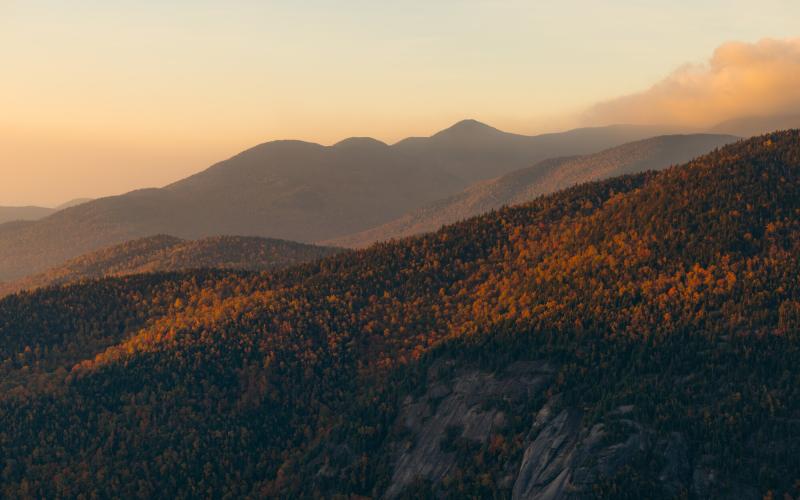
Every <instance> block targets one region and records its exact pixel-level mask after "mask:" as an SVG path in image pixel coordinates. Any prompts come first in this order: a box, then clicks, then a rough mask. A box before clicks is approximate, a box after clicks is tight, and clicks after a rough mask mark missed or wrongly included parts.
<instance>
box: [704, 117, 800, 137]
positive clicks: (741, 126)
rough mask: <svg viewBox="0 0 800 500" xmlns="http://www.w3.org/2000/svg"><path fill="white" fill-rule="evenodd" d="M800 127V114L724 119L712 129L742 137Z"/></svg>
mask: <svg viewBox="0 0 800 500" xmlns="http://www.w3.org/2000/svg"><path fill="white" fill-rule="evenodd" d="M795 128H800V114H786V115H778V116H747V117H742V118H735V119H733V120H727V121H724V122H722V123H720V124H718V125H716V126H714V127H713V128H712V129H711V132H714V133H718V134H733V135H738V136H742V137H751V136H754V135H761V134H765V133H767V132H774V131H776V130H788V129H795Z"/></svg>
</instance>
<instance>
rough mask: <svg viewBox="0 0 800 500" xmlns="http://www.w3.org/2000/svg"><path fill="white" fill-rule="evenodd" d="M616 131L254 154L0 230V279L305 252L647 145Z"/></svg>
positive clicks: (467, 132)
mask: <svg viewBox="0 0 800 500" xmlns="http://www.w3.org/2000/svg"><path fill="white" fill-rule="evenodd" d="M653 130H654V129H653V128H651V127H628V126H615V127H605V128H595V129H581V130H576V131H570V132H564V133H563V134H547V135H543V136H535V137H525V136H519V135H514V134H506V133H504V132H500V131H498V130H495V129H492V128H491V127H488V126H485V125H480V124H477V122H462V123H459V124H457V125H455V126H454V127H452V128H450V129H448V130H447V131H444V132H441V133H439V134H436V135H434V136H432V137H430V138H423V139H410V140H406V141H402V142H401V143H399V144H396V145H393V146H389V145H386V144H384V143H382V142H380V141H376V140H374V139H369V138H353V139H348V140H345V141H342V142H340V143H338V144H335V145H333V146H320V145H318V144H312V143H307V142H301V141H275V142H269V143H266V144H261V145H259V146H256V147H254V148H251V149H249V150H247V151H244V152H242V153H240V154H238V155H236V156H234V157H233V158H230V159H228V160H225V161H223V162H220V163H218V164H216V165H214V166H212V167H210V168H208V169H207V170H205V171H203V172H200V173H198V174H196V175H193V176H191V177H189V178H186V179H184V180H181V181H179V182H176V183H174V184H171V185H169V186H166V187H164V188H161V189H143V190H138V191H133V192H131V193H127V194H125V195H121V196H113V197H109V198H102V199H98V200H94V201H90V202H87V203H84V204H81V205H78V206H75V207H71V208H68V209H66V210H61V211H59V212H57V213H55V214H53V215H52V216H50V217H47V218H45V219H43V220H40V221H36V222H33V223H26V224H13V225H10V226H9V225H0V281H8V280H13V279H17V278H20V277H23V276H27V275H30V274H34V273H39V272H42V271H44V270H46V269H48V268H50V267H53V266H55V265H58V264H59V263H61V262H64V261H65V260H68V259H71V258H74V257H76V256H79V255H82V254H84V253H87V252H91V251H93V250H97V249H99V248H103V247H106V246H110V245H114V244H117V243H121V242H123V241H127V240H130V239H135V238H140V237H146V236H150V235H153V234H170V235H174V236H177V237H180V238H187V239H197V238H204V237H207V236H215V235H223V234H240V235H246V236H262V237H272V238H281V239H287V240H293V241H304V242H313V241H321V240H326V239H331V238H336V237H340V236H344V235H347V234H353V233H356V232H359V231H362V230H365V229H368V228H370V227H375V226H377V225H380V224H383V223H385V222H388V221H390V220H392V219H395V218H397V217H399V216H401V215H402V214H404V213H406V212H408V211H410V210H413V209H415V208H418V207H421V206H424V205H426V204H428V203H431V202H433V201H435V200H437V199H440V198H442V197H444V196H448V195H451V194H455V193H457V192H459V191H460V190H462V189H464V188H465V187H466V186H467V185H469V184H470V183H471V182H472V181H474V180H475V179H479V178H491V177H495V176H497V175H499V174H502V173H505V172H507V171H511V170H514V169H517V168H520V167H521V166H527V165H530V164H532V163H534V162H535V161H537V160H540V159H543V158H547V157H552V156H555V155H562V154H565V152H567V151H570V152H575V153H585V152H589V151H593V150H599V149H603V148H606V147H610V146H613V145H616V144H621V143H624V142H629V141H630V140H633V139H635V138H641V137H644V136H647V135H652V132H653Z"/></svg>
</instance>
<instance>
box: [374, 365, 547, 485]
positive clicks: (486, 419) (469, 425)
mask: <svg viewBox="0 0 800 500" xmlns="http://www.w3.org/2000/svg"><path fill="white" fill-rule="evenodd" d="M443 364H444V365H446V362H445V363H443ZM443 364H437V365H436V366H434V367H433V368H431V373H430V376H429V380H431V381H432V383H431V384H430V385H429V387H428V390H427V391H426V393H425V394H424V395H423V396H421V397H419V398H417V399H415V398H412V397H410V396H409V397H408V398H406V400H405V402H404V404H403V408H402V410H401V412H400V416H399V417H398V424H399V425H400V426H401V427H403V428H405V429H406V430H407V431H408V434H409V436H410V438H409V439H408V440H406V441H405V442H404V443H403V444H402V445H401V448H400V450H399V452H398V456H397V460H396V462H395V468H394V474H393V476H392V480H391V484H390V486H389V488H388V489H387V491H386V494H385V496H386V498H394V497H396V496H398V495H399V494H400V493H401V492H402V491H403V490H404V488H406V487H408V486H409V485H411V484H412V483H414V482H415V481H418V480H429V481H431V482H432V483H434V484H438V483H441V481H442V480H443V479H444V478H445V477H446V476H447V475H448V473H449V472H451V471H452V469H453V468H454V467H455V464H456V458H457V457H456V453H455V452H453V451H448V450H447V449H446V441H447V440H449V439H458V438H463V439H467V440H470V441H473V442H476V443H485V442H487V440H488V439H489V437H490V436H491V435H492V434H493V433H495V432H498V431H500V430H502V429H503V428H504V426H505V425H506V414H505V413H504V412H503V411H501V410H499V409H498V408H496V407H494V406H493V405H492V404H491V403H492V401H498V400H501V401H506V402H512V403H513V402H520V401H524V400H526V399H532V398H533V397H534V396H535V395H537V394H539V393H541V391H542V390H543V389H544V388H545V387H546V386H547V384H548V383H549V381H550V379H551V378H552V372H553V369H552V367H551V366H550V365H548V364H546V363H543V362H528V363H515V364H513V365H511V366H510V367H509V368H508V369H507V370H505V372H504V373H502V374H499V375H495V374H491V373H486V372H481V371H477V370H469V371H460V372H458V373H456V374H455V376H453V377H452V378H451V379H449V380H444V379H442V378H440V377H438V376H437V375H436V373H437V371H438V370H440V369H442V368H447V367H446V366H443Z"/></svg>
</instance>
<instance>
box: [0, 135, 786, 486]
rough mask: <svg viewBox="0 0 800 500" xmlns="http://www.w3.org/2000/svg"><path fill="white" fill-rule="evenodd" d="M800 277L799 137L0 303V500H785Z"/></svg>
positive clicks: (764, 140) (758, 141)
mask: <svg viewBox="0 0 800 500" xmlns="http://www.w3.org/2000/svg"><path fill="white" fill-rule="evenodd" d="M799 273H800V132H798V131H791V132H782V133H775V134H771V135H768V136H763V137H759V138H754V139H751V140H748V141H740V142H738V143H735V144H733V145H730V146H727V147H724V148H722V149H720V150H717V151H714V152H712V153H710V154H708V155H706V156H704V157H701V158H699V159H696V160H694V161H692V162H690V163H688V164H686V165H682V166H678V167H673V168H670V169H668V170H665V171H663V172H658V173H646V174H640V175H632V176H624V177H618V178H614V179H611V180H607V181H602V182H596V183H590V184H583V185H579V186H575V187H573V188H571V189H567V190H565V191H561V192H558V193H556V194H554V195H549V196H546V197H542V198H538V199H536V200H535V201H533V202H531V203H528V204H526V205H522V206H515V207H510V208H503V209H500V210H497V211H494V212H491V213H488V214H485V215H483V216H480V217H476V218H473V219H470V220H467V221H464V222H461V223H457V224H454V225H450V226H447V227H445V228H443V229H442V230H440V231H438V232H436V233H432V234H428V235H424V236H421V237H416V238H411V239H406V240H402V241H396V242H388V243H381V244H377V245H375V246H373V247H371V248H369V249H367V250H360V251H351V252H346V253H342V254H338V255H334V256H331V257H328V258H326V259H323V260H319V261H314V262H311V263H306V264H300V265H297V266H293V267H289V268H287V269H282V270H276V271H270V272H260V273H257V272H246V271H225V270H216V271H212V270H208V271H198V272H182V273H181V272H178V273H161V274H144V275H135V276H127V277H118V278H108V279H103V280H99V281H91V282H84V283H79V284H75V285H71V286H66V287H62V288H48V289H43V290H40V291H36V292H32V293H22V294H18V295H12V296H9V297H6V298H5V299H3V300H0V383H2V388H3V391H2V396H0V478H2V479H1V480H0V488H2V490H0V491H2V495H3V496H5V497H12V498H13V497H46V498H58V497H78V496H80V495H83V497H84V498H90V497H114V496H121V497H126V498H129V497H152V496H163V497H177V498H189V497H198V496H207V497H238V496H245V497H264V496H271V497H287V498H298V497H340V498H363V497H379V496H382V495H384V494H385V495H387V496H389V497H408V498H419V497H425V496H436V497H448V498H464V497H490V498H491V497H494V498H507V497H512V496H514V497H518V498H524V497H530V496H533V495H534V494H536V493H537V492H538V493H541V491H543V490H541V488H553V489H558V488H561V489H559V490H558V491H559V492H560V493H559V496H557V497H559V498H565V497H601V498H603V497H609V498H620V497H626V498H705V497H731V498H747V497H752V498H760V497H762V496H765V497H767V498H793V497H797V496H798V495H800V457H798V456H797V453H796V450H797V449H798V448H800V372H798V370H797V366H798V365H799V364H800V339H798V333H800V282H798V279H797V277H798V274H799ZM470 381H471V382H470ZM509 381H510V382H509ZM520 387H523V388H526V389H525V391H523V393H519V391H517V389H518V388H520ZM459 405H461V406H459ZM464 405H468V406H469V408H471V410H470V415H471V417H474V418H472V419H471V420H469V419H465V418H466V417H463V416H461V417H459V418H460V420H459V419H458V418H456V417H453V415H452V414H448V413H447V412H448V411H450V410H453V409H457V408H462V407H464ZM417 410H419V411H418V412H417ZM415 412H416V413H415ZM451 413H452V412H451ZM448 415H449V416H448ZM484 416H491V418H488V417H487V418H485V419H484V418H483V417H484ZM444 417H447V418H449V420H448V419H446V418H444ZM484 420H485V422H484ZM431 422H441V423H442V426H441V429H440V430H441V432H433V431H434V430H435V429H434V427H432V426H431V425H428V424H429V423H431ZM420 429H422V430H421V431H420ZM429 431H430V432H429ZM559 436H560V437H563V438H564V440H563V443H566V444H563V445H559V446H560V447H561V448H558V449H557V447H553V446H544V445H546V444H547V443H548V442H549V441H548V439H551V438H553V439H554V438H558V437H559ZM559 442H561V441H559ZM431 443H432V444H431ZM566 448H569V450H567V451H569V453H567V451H564V450H566ZM541 449H545V450H548V451H547V453H546V454H548V457H549V458H548V460H549V461H545V462H542V460H544V459H542V458H541V457H540V456H539V455H541V454H539V455H537V450H541ZM592 450H604V452H603V453H594V454H592V453H590V452H591V451H592ZM409 457H410V458H409ZM417 458H419V460H417ZM412 462H415V463H412ZM409 463H412V466H413V467H412V466H407V465H408V464H409ZM409 471H416V472H415V473H414V474H412V473H410V472H409ZM531 478H533V479H531ZM537 488H539V489H537ZM548 491H555V490H548Z"/></svg>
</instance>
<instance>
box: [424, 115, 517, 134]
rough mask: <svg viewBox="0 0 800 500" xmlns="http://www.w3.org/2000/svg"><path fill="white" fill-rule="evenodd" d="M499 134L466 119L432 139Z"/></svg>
mask: <svg viewBox="0 0 800 500" xmlns="http://www.w3.org/2000/svg"><path fill="white" fill-rule="evenodd" d="M487 133H488V134H499V133H502V132H501V131H500V130H497V129H496V128H494V127H491V126H489V125H486V124H485V123H481V122H479V121H478V120H473V119H471V118H470V119H466V120H461V121H460V122H458V123H456V124H454V125H452V126H450V127H448V128H446V129H444V130H442V131H441V132H438V133H436V134H434V135H433V137H465V136H467V137H471V136H475V135H479V134H487Z"/></svg>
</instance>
